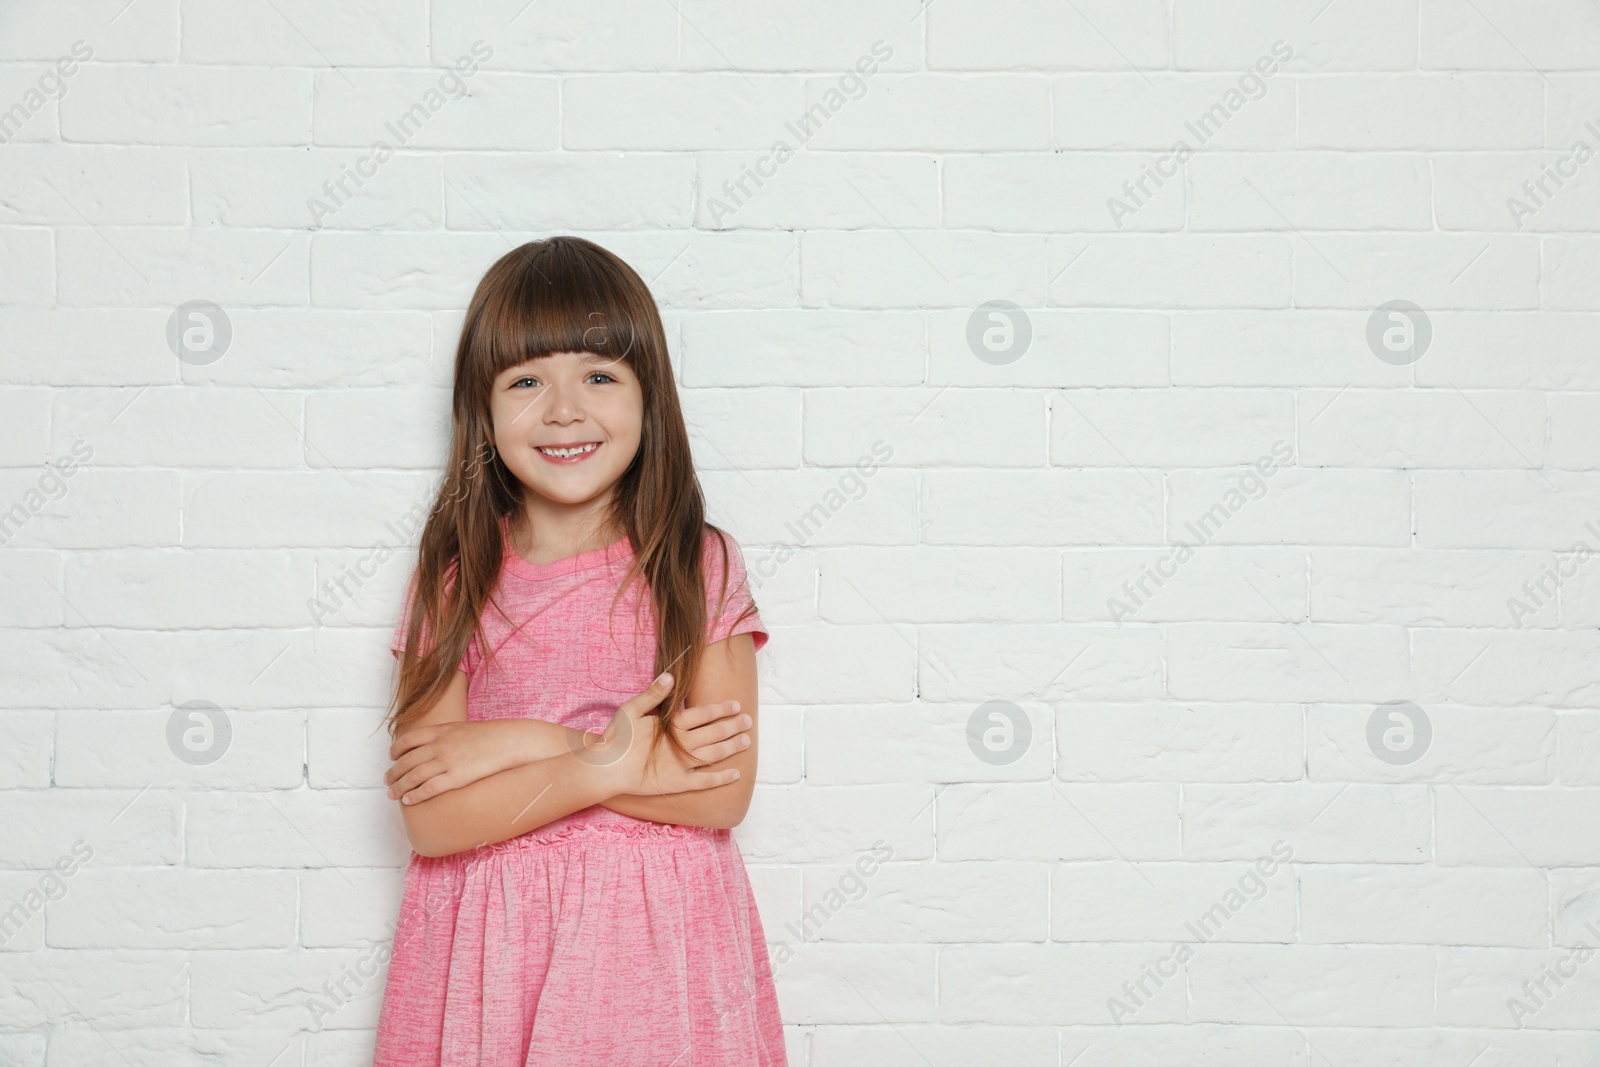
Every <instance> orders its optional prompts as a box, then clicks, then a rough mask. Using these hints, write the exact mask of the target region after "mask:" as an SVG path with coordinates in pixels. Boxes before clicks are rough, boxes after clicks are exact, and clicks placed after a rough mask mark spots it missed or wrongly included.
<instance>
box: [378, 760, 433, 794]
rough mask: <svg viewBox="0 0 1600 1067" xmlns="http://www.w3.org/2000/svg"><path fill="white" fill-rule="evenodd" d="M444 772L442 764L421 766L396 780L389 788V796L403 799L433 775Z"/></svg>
mask: <svg viewBox="0 0 1600 1067" xmlns="http://www.w3.org/2000/svg"><path fill="white" fill-rule="evenodd" d="M445 770H446V768H445V766H444V764H442V763H437V762H430V763H424V764H423V765H422V766H420V767H418V768H416V769H415V770H413V771H409V772H407V773H406V774H404V775H402V776H401V777H400V778H399V779H398V780H396V781H395V783H394V784H393V785H391V786H390V787H389V795H390V796H391V797H403V796H405V795H406V794H407V793H409V792H410V791H411V790H413V789H415V788H416V787H417V786H419V785H421V784H422V783H423V782H426V781H427V780H428V779H430V778H432V777H434V776H435V775H438V774H443V773H444V772H445Z"/></svg>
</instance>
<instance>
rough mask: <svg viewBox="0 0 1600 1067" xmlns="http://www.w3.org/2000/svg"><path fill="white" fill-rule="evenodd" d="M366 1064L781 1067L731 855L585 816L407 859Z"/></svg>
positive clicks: (634, 823) (704, 840)
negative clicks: (370, 1054)
mask: <svg viewBox="0 0 1600 1067" xmlns="http://www.w3.org/2000/svg"><path fill="white" fill-rule="evenodd" d="M373 1064H374V1067H469V1065H470V1067H591V1065H592V1067H602V1065H604V1067H735V1065H737V1067H786V1064H787V1060H786V1058H785V1053H784V1045H783V1026H782V1023H781V1022H780V1020H779V1016H778V1002H777V995H776V992H775V990H774V987H773V981H772V969H771V963H770V960H769V958H768V955H767V946H766V940H765V936H764V934H763V931H762V928H761V918H760V915H759V914H758V912H757V911H756V905H755V898H754V895H753V894H752V892H751V890H750V879H749V876H748V874H747V873H746V871H745V867H744V858H743V856H742V855H741V854H740V852H739V847H738V845H737V844H736V843H735V842H734V840H733V838H732V836H731V834H730V833H729V831H727V830H723V829H711V828H705V827H698V826H676V825H667V824H663V823H652V822H646V821H644V820H641V819H633V818H629V817H628V816H625V815H621V814H619V813H617V812H613V811H610V810H609V809H604V808H590V809H585V810H584V811H580V812H575V813H573V814H572V815H569V816H567V817H566V818H564V819H559V820H557V821H555V822H553V823H550V824H548V825H546V826H543V827H540V828H539V829H537V830H534V831H532V832H530V833H526V834H523V835H522V836H520V837H514V838H512V839H511V840H509V841H503V842H500V843H499V844H497V845H490V846H486V847H484V848H479V849H474V850H472V851H469V852H462V853H457V854H456V855H453V856H439V857H426V856H419V855H416V854H413V855H412V857H411V862H410V865H409V867H408V868H407V870H406V881H405V891H404V896H403V898H402V901H401V906H400V918H399V922H398V923H397V925H396V927H395V937H394V945H393V948H392V950H391V954H390V958H389V976H388V982H387V985H386V987H385V989H384V997H383V1007H382V1009H381V1012H380V1015H379V1020H378V1034H377V1048H376V1053H375V1056H374V1060H373Z"/></svg>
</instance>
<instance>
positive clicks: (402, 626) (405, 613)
mask: <svg viewBox="0 0 1600 1067" xmlns="http://www.w3.org/2000/svg"><path fill="white" fill-rule="evenodd" d="M416 581H417V575H416V572H415V571H412V573H411V578H410V580H409V581H408V582H407V583H406V599H405V603H404V604H403V605H402V606H401V610H400V621H399V622H398V623H396V624H395V628H394V636H393V638H392V639H391V640H390V642H389V651H390V652H392V653H394V654H395V655H396V656H399V655H401V654H402V653H403V652H404V651H405V648H406V630H407V629H408V628H409V627H410V625H411V609H412V604H413V600H414V597H413V595H412V594H413V592H414V590H415V586H416ZM417 644H418V648H417V655H419V656H425V655H427V653H428V650H429V649H431V648H432V647H433V634H432V632H431V631H430V630H429V628H428V620H427V619H423V620H422V631H421V632H420V633H419V634H418V635H417ZM477 666H478V639H477V637H473V638H472V640H470V641H468V642H467V651H466V653H465V654H463V655H462V657H461V662H460V663H458V664H457V665H456V669H457V670H459V671H464V672H466V673H467V674H469V675H470V674H472V673H473V672H474V671H476V670H477Z"/></svg>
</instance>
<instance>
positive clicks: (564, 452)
mask: <svg viewBox="0 0 1600 1067" xmlns="http://www.w3.org/2000/svg"><path fill="white" fill-rule="evenodd" d="M598 447H599V445H580V446H579V447H577V448H541V449H539V451H541V452H543V453H544V454H546V455H548V456H560V457H562V458H565V457H567V456H576V455H578V454H579V453H580V452H593V451H594V450H595V449H596V448H598Z"/></svg>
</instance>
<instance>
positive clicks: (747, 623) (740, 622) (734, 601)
mask: <svg viewBox="0 0 1600 1067" xmlns="http://www.w3.org/2000/svg"><path fill="white" fill-rule="evenodd" d="M717 541H718V538H717V534H716V531H714V530H707V531H706V541H705V552H706V554H705V566H704V568H703V571H704V573H705V576H706V644H708V645H714V644H716V643H717V642H718V641H722V640H724V639H726V638H729V637H732V636H733V635H734V634H750V635H751V639H752V640H753V641H754V642H755V647H756V651H758V652H759V651H760V650H761V647H762V646H763V645H765V644H766V643H767V637H768V634H767V627H766V625H765V624H764V623H763V622H762V621H761V615H760V613H759V612H758V611H757V610H756V602H755V598H754V597H753V596H752V595H751V593H750V582H749V576H748V575H747V573H746V571H745V566H744V559H743V557H742V555H741V554H740V551H739V544H738V542H737V541H735V540H734V539H733V538H732V537H730V536H727V535H723V537H722V541H723V543H724V544H726V545H727V546H728V559H727V575H728V585H727V589H726V590H725V591H724V589H723V585H722V575H723V559H722V548H721V547H720V546H719V545H718V543H717ZM747 611H748V614H746V612H747ZM740 616H743V618H741V617H740Z"/></svg>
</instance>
